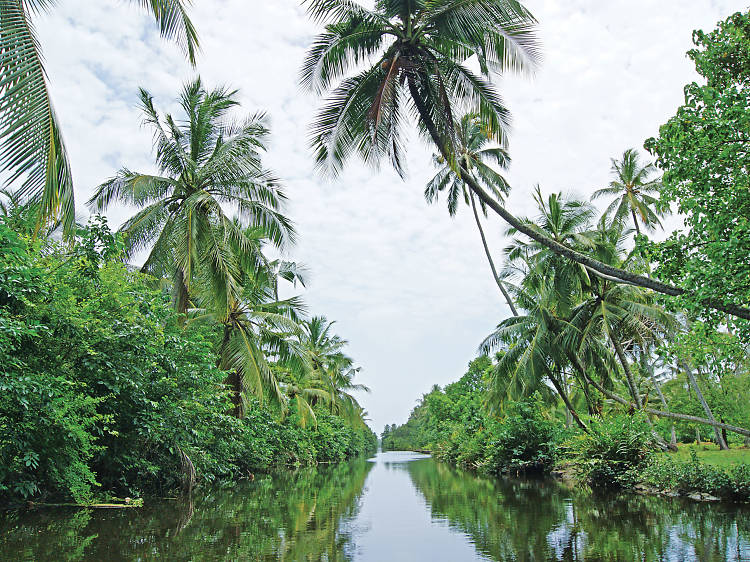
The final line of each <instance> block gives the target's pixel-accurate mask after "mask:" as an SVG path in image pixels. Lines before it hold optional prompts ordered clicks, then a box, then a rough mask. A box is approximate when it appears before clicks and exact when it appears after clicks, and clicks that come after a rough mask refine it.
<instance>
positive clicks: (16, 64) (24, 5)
mask: <svg viewBox="0 0 750 562" xmlns="http://www.w3.org/2000/svg"><path fill="white" fill-rule="evenodd" d="M130 1H131V3H134V4H139V5H140V6H141V7H142V8H143V9H145V10H146V11H148V12H149V13H150V14H151V15H152V16H153V17H154V19H155V20H156V23H157V25H158V26H159V31H160V33H161V35H162V36H163V37H166V38H168V39H173V40H175V41H177V43H178V44H179V45H180V46H181V47H182V48H183V49H184V51H185V52H186V54H187V56H188V58H189V59H190V62H191V63H193V64H194V63H195V55H196V52H197V49H198V36H197V34H196V31H195V28H194V27H193V24H192V22H191V21H190V18H189V17H188V15H187V11H186V5H187V4H188V3H189V0H130ZM55 4H56V2H55V1H54V0H0V173H7V174H8V181H9V183H13V182H16V181H18V182H20V187H19V188H18V189H17V193H19V194H20V195H21V197H22V198H23V199H24V200H30V201H33V202H36V203H37V204H38V207H39V224H40V225H41V223H43V222H46V221H48V220H50V219H52V220H57V219H61V220H62V224H63V227H64V230H65V232H66V234H70V233H72V231H73V227H74V223H75V201H74V196H73V177H72V174H71V170H70V163H69V161H68V155H67V151H66V148H65V143H64V142H63V138H62V133H61V131H60V125H59V122H58V119H57V116H56V114H55V111H54V109H53V107H52V101H51V99H50V94H49V89H48V81H47V76H46V72H45V70H44V61H43V58H42V53H41V48H40V44H39V41H38V39H37V37H36V33H35V31H34V25H33V22H34V19H35V18H36V17H37V16H39V15H40V14H42V13H45V12H47V11H48V10H50V9H51V8H52V7H53V6H54V5H55Z"/></svg>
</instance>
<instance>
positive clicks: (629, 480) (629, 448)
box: [564, 414, 654, 486]
mask: <svg viewBox="0 0 750 562" xmlns="http://www.w3.org/2000/svg"><path fill="white" fill-rule="evenodd" d="M589 430H590V431H589V433H581V434H579V435H576V436H575V437H572V438H571V439H569V440H568V441H567V442H566V444H565V450H564V453H565V454H566V455H568V456H569V457H571V458H573V459H574V460H575V467H576V471H577V473H578V475H579V477H580V478H581V479H582V480H584V481H586V482H588V483H589V484H590V485H592V486H629V485H631V484H633V483H634V481H635V479H636V478H637V471H639V470H640V469H642V468H644V467H645V466H646V465H648V463H649V461H650V460H651V458H652V455H653V451H654V438H653V435H652V432H651V426H649V425H648V422H647V421H646V419H645V418H644V417H643V415H641V414H634V415H618V416H612V417H607V418H604V419H601V420H598V421H594V422H592V423H590V424H589Z"/></svg>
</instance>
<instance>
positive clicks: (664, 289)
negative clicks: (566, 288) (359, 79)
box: [408, 76, 750, 320]
mask: <svg viewBox="0 0 750 562" xmlns="http://www.w3.org/2000/svg"><path fill="white" fill-rule="evenodd" d="M408 83H409V92H410V93H411V95H412V99H413V100H414V105H416V107H417V111H418V112H419V116H420V118H421V119H422V122H423V123H424V125H425V127H426V128H427V131H428V132H429V133H430V136H431V137H432V140H433V142H434V143H435V145H436V147H437V148H438V150H439V151H440V154H441V155H442V156H443V158H445V159H446V161H447V162H452V161H453V159H452V158H451V155H450V153H449V150H448V146H446V144H445V143H444V142H443V140H442V139H441V137H440V135H439V134H438V131H437V128H436V127H435V124H434V123H433V121H432V118H431V117H430V113H429V111H428V110H427V107H426V106H425V104H424V101H423V100H422V97H421V95H420V94H419V90H417V86H416V83H415V82H414V77H413V76H409V77H408ZM458 166H459V172H460V175H461V179H462V180H463V181H464V183H466V185H468V186H469V189H471V190H472V191H473V192H474V193H476V195H477V197H479V198H480V199H481V200H482V201H483V202H484V203H485V204H486V205H487V206H489V207H490V208H491V209H492V210H493V211H495V213H497V214H498V215H500V217H501V218H502V219H503V220H504V221H505V222H507V223H508V224H509V225H511V226H512V227H513V228H515V229H516V230H518V231H519V232H520V233H522V234H525V235H526V236H528V237H529V238H531V239H532V240H535V241H536V242H538V243H539V244H541V245H543V246H545V247H547V248H549V249H550V250H552V251H553V252H554V253H556V254H558V255H561V256H563V257H566V258H568V259H570V260H572V261H574V262H576V263H580V264H581V265H583V266H586V267H588V268H590V269H593V270H594V271H597V272H599V273H602V274H604V275H609V276H611V277H615V278H617V279H619V280H621V281H623V282H625V283H631V284H633V285H638V286H639V287H645V288H647V289H651V290H653V291H656V292H658V293H662V294H665V295H670V296H678V295H683V294H685V293H686V291H685V289H681V288H679V287H674V286H672V285H669V284H666V283H662V282H660V281H657V280H655V279H649V278H648V277H644V276H643V275H637V274H635V273H631V272H629V271H625V270H623V269H619V268H617V267H613V266H611V265H607V264H605V263H603V262H600V261H599V260H596V259H594V258H592V257H591V256H587V255H585V254H582V253H581V252H578V251H577V250H574V249H573V248H570V247H568V246H565V245H564V244H560V243H559V242H557V241H556V240H553V239H552V238H550V237H549V236H547V235H545V234H544V233H542V232H540V231H539V230H537V229H535V228H533V227H532V226H531V225H529V224H527V223H525V222H523V221H521V220H520V219H518V218H517V217H516V216H514V215H513V214H512V213H510V212H508V210H507V209H506V208H505V207H503V206H502V205H501V204H500V202H499V201H497V200H496V199H495V198H494V197H492V196H491V195H490V194H489V193H487V192H486V191H485V190H484V189H482V187H481V186H480V185H479V184H478V183H477V182H476V181H475V180H474V178H473V177H472V176H471V174H470V173H469V172H468V170H466V168H464V167H463V165H461V164H460V163H459V164H458ZM703 303H704V304H705V305H706V306H708V307H709V308H713V309H715V310H720V311H722V312H726V313H727V314H731V315H733V316H737V317H738V318H745V319H746V320H750V308H745V307H742V306H737V305H734V304H724V303H721V302H716V301H715V300H713V299H706V300H704V301H703Z"/></svg>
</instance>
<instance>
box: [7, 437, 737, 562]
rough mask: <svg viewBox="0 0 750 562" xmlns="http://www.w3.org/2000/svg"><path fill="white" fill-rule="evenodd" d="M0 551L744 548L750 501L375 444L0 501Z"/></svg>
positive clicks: (204, 554) (617, 552)
mask: <svg viewBox="0 0 750 562" xmlns="http://www.w3.org/2000/svg"><path fill="white" fill-rule="evenodd" d="M0 559H2V560H14V561H15V560H34V561H46V560H54V561H57V560H95V561H104V562H115V561H119V560H170V561H173V560H174V561H180V560H288V561H297V560H327V561H338V560H362V561H377V562H397V561H416V560H425V561H430V562H433V561H442V560H445V561H451V562H453V561H464V560H466V561H472V560H490V561H493V560H497V561H501V560H502V561H505V560H519V561H526V560H529V561H531V560H534V561H536V560H565V561H584V560H591V561H596V560H624V561H630V560H644V561H650V560H669V561H676V562H681V561H687V560H698V561H701V562H710V561H714V560H716V561H719V560H722V561H723V560H736V561H740V560H746V561H750V507H748V506H734V505H729V504H702V503H694V502H691V501H688V500H684V499H679V498H667V499H665V498H660V497H646V496H633V495H627V494H611V493H610V494H595V493H592V492H591V491H589V490H587V489H585V488H582V487H576V486H568V485H565V484H561V483H559V482H556V481H554V480H550V479H517V478H513V479H510V478H508V479H489V478H483V477H478V476H475V475H473V474H470V473H467V472H462V471H458V470H455V469H452V468H450V467H449V466H446V465H444V464H441V463H437V462H435V461H434V460H433V459H431V458H429V457H427V456H425V455H419V454H415V453H405V452H387V453H380V454H378V455H377V457H376V458H374V459H370V460H369V461H365V460H360V461H356V462H352V463H347V464H341V465H337V466H331V467H323V468H317V469H305V470H300V471H296V472H283V473H279V474H275V475H270V476H262V477H260V476H259V477H257V478H256V479H255V480H254V481H253V482H241V483H239V484H236V485H233V486H231V487H225V488H212V489H208V490H201V491H199V492H198V493H197V494H195V495H194V496H193V498H192V499H190V500H188V499H175V500H159V501H153V500H152V501H148V502H147V503H146V506H145V507H143V508H138V509H118V510H82V509H72V508H55V509H50V508H48V509H44V510H36V511H23V512H6V513H0Z"/></svg>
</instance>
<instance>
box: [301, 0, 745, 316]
mask: <svg viewBox="0 0 750 562" xmlns="http://www.w3.org/2000/svg"><path fill="white" fill-rule="evenodd" d="M307 7H308V12H309V14H310V16H311V17H312V18H313V19H314V20H316V21H321V22H327V25H326V27H325V31H324V32H323V33H321V34H320V35H318V37H317V38H316V39H315V40H314V42H313V44H312V46H311V47H310V49H309V51H308V54H307V57H306V59H305V61H304V64H303V67H302V71H301V82H302V84H303V85H304V86H306V87H308V88H309V89H311V90H313V91H315V92H318V93H324V92H329V91H330V93H329V95H328V98H327V100H326V102H325V103H324V105H323V107H322V109H321V110H320V112H319V113H318V115H317V117H316V119H315V122H314V123H313V126H312V130H311V137H312V148H313V150H314V151H315V158H316V161H317V163H318V166H319V168H320V169H322V170H326V171H329V172H331V173H334V174H335V173H338V172H339V171H340V170H341V169H342V167H343V165H344V163H345V161H346V160H347V159H348V158H349V157H350V156H351V155H353V154H354V153H359V154H360V156H361V157H362V158H363V159H364V160H365V161H366V162H370V163H372V164H376V163H377V162H379V161H380V160H381V159H382V158H383V157H387V158H388V159H389V160H390V162H391V164H392V165H393V167H394V168H395V170H396V171H397V172H398V173H399V174H401V175H403V174H404V168H403V149H404V146H403V139H404V137H403V132H404V131H403V129H404V127H405V126H406V124H407V123H408V119H407V116H408V113H409V112H411V113H416V115H417V117H418V125H419V130H420V132H421V133H422V134H423V135H424V136H426V137H427V138H428V139H430V140H431V141H432V142H433V143H434V145H435V147H436V148H437V149H438V151H439V153H440V155H441V156H442V157H443V158H444V159H445V161H446V162H449V163H450V164H451V165H452V166H454V167H455V170H456V172H457V173H458V174H459V175H460V177H461V179H462V180H463V181H464V182H465V183H466V185H467V186H468V188H469V189H470V190H471V191H473V192H474V193H475V194H476V195H477V197H478V198H479V199H480V200H481V201H482V202H483V203H484V204H485V205H487V206H488V207H489V208H491V209H492V210H493V211H494V212H495V213H497V214H498V215H500V217H501V218H503V220H505V221H506V222H507V223H508V224H509V225H510V226H512V227H514V228H516V229H517V230H518V231H519V232H522V233H523V234H526V235H527V236H529V237H530V238H531V239H533V240H535V241H537V242H539V243H540V244H543V245H545V246H546V247H548V248H550V249H551V250H552V251H554V252H555V253H557V254H560V255H562V256H564V257H566V258H568V259H570V260H572V261H576V262H578V263H581V264H584V265H586V266H588V267H590V268H592V269H594V270H595V271H598V272H600V273H602V274H605V275H609V276H611V277H614V278H617V279H620V280H622V281H625V282H629V283H634V284H637V285H640V286H643V287H647V288H650V289H653V290H655V291H659V292H662V293H664V294H667V295H673V296H676V295H681V294H683V293H684V290H683V289H680V288H679V287H674V286H672V285H668V284H665V283H662V282H660V281H657V280H655V279H650V278H648V277H646V276H643V275H639V274H635V273H633V272H629V271H625V270H622V269H618V268H616V267H613V266H611V265H608V264H605V263H602V262H599V261H598V260H596V259H595V258H593V257H591V256H588V255H586V254H583V253H581V252H580V251H578V250H576V249H574V248H570V247H569V246H566V245H565V244H561V243H559V242H557V241H555V240H553V239H551V238H549V237H547V236H545V235H544V234H543V233H542V232H540V231H537V230H535V229H533V228H531V227H530V225H528V224H525V223H524V222H522V221H520V220H519V219H518V218H517V217H515V216H514V215H513V214H512V213H510V212H509V211H508V210H507V209H506V208H505V207H504V206H503V204H502V203H501V202H500V201H498V200H497V199H496V198H494V197H493V196H492V195H491V194H489V193H487V191H485V190H484V189H483V188H482V186H481V185H480V184H479V183H478V182H477V181H476V180H475V179H474V177H473V176H472V175H471V174H470V173H469V170H467V169H466V168H465V167H464V165H463V163H462V162H461V161H460V160H459V159H458V158H457V157H456V150H455V146H456V140H455V138H456V123H455V119H454V115H456V114H457V112H459V111H461V110H462V109H463V110H465V109H466V108H467V107H472V108H478V113H479V116H480V119H481V120H482V122H483V123H484V124H485V125H486V130H487V134H488V135H489V136H490V137H491V138H492V139H494V140H496V141H498V142H502V139H503V138H504V136H505V129H506V125H507V123H508V120H509V116H508V112H507V110H506V109H505V107H504V106H503V104H502V102H501V99H500V97H499V96H498V94H497V92H496V91H495V89H494V88H493V86H492V84H491V83H490V81H489V78H490V77H491V73H492V72H499V71H504V70H530V69H532V68H533V67H534V66H535V64H536V63H537V61H538V59H539V51H538V45H537V42H536V39H535V37H534V27H535V23H536V21H535V20H534V18H533V16H532V15H531V14H530V13H529V11H528V10H527V9H526V8H525V7H524V6H523V5H522V4H521V3H520V2H518V1H517V0H442V1H427V0H377V1H376V2H375V7H374V9H367V8H365V7H364V6H362V5H361V4H359V3H358V2H356V1H355V0H309V1H308V2H307ZM471 57H476V60H477V62H478V63H479V73H478V74H477V73H474V72H472V71H471V70H470V69H469V68H468V67H466V66H465V65H464V63H465V62H466V60H468V59H469V58H471ZM335 82H339V84H338V85H337V86H334V83H335ZM462 106H463V107H462ZM706 305H707V306H710V307H712V308H715V309H717V310H722V311H724V312H728V313H730V314H733V315H736V316H739V317H741V318H747V319H750V308H746V307H744V306H738V305H731V304H729V305H725V304H723V303H717V302H714V301H711V302H707V303H706Z"/></svg>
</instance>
